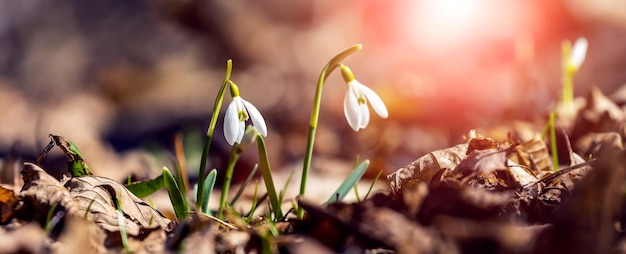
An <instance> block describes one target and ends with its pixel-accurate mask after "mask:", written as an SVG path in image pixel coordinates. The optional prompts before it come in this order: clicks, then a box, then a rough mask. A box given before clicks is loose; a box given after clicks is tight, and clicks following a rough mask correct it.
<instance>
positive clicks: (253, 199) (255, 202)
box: [246, 180, 259, 225]
mask: <svg viewBox="0 0 626 254" xmlns="http://www.w3.org/2000/svg"><path fill="white" fill-rule="evenodd" d="M258 190H259V181H258V180H257V181H256V182H255V183H254V197H253V198H252V207H250V212H248V218H246V224H248V225H250V222H252V218H253V217H254V211H256V207H257V202H258V196H257V194H258V192H257V191H258Z"/></svg>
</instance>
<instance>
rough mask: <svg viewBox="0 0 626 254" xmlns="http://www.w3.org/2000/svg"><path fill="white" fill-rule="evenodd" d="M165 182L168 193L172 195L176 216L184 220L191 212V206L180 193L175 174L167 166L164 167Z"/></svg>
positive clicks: (171, 199)
mask: <svg viewBox="0 0 626 254" xmlns="http://www.w3.org/2000/svg"><path fill="white" fill-rule="evenodd" d="M163 182H164V184H165V188H166V189H167V194H169V196H170V201H171V202H172V207H174V212H175V213H176V217H177V218H178V220H181V221H182V220H183V219H184V218H185V217H186V216H187V215H188V214H189V206H188V204H187V202H185V197H184V196H182V195H181V194H180V189H179V188H178V185H177V184H176V179H174V176H172V173H170V170H169V169H167V167H163Z"/></svg>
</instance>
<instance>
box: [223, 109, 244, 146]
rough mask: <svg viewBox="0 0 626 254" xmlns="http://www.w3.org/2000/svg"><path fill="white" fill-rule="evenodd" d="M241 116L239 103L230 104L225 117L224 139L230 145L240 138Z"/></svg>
mask: <svg viewBox="0 0 626 254" xmlns="http://www.w3.org/2000/svg"><path fill="white" fill-rule="evenodd" d="M239 131H240V129H239V116H238V114H237V103H236V102H235V100H233V101H232V102H231V103H230V104H228V108H227V109H226V113H225V115H224V137H225V138H226V142H228V144H229V145H231V146H232V145H233V144H234V143H235V141H237V136H239V133H238V132H239Z"/></svg>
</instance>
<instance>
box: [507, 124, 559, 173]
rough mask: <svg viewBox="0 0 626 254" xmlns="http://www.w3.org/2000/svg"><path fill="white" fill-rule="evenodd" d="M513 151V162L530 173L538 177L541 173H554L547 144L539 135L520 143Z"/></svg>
mask: <svg viewBox="0 0 626 254" xmlns="http://www.w3.org/2000/svg"><path fill="white" fill-rule="evenodd" d="M513 149H514V150H513V154H512V156H511V160H512V161H514V162H515V163H517V164H519V165H521V166H524V168H525V169H529V170H530V172H529V173H531V174H533V175H537V174H538V173H539V172H544V171H545V172H548V171H552V157H550V153H549V152H548V146H547V145H546V142H544V141H543V139H541V136H539V134H535V135H534V136H533V138H532V139H529V140H527V141H524V142H522V143H520V144H519V145H518V146H515V147H514V148H513Z"/></svg>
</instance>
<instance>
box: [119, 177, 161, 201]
mask: <svg viewBox="0 0 626 254" xmlns="http://www.w3.org/2000/svg"><path fill="white" fill-rule="evenodd" d="M163 187H165V185H164V182H163V174H161V175H159V176H157V177H156V178H154V179H150V180H146V181H141V182H134V183H130V184H127V185H126V188H127V189H128V190H129V191H130V192H132V193H133V194H135V196H137V197H138V198H143V197H146V196H148V195H150V194H152V193H155V192H157V191H158V190H160V189H161V188H163Z"/></svg>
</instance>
